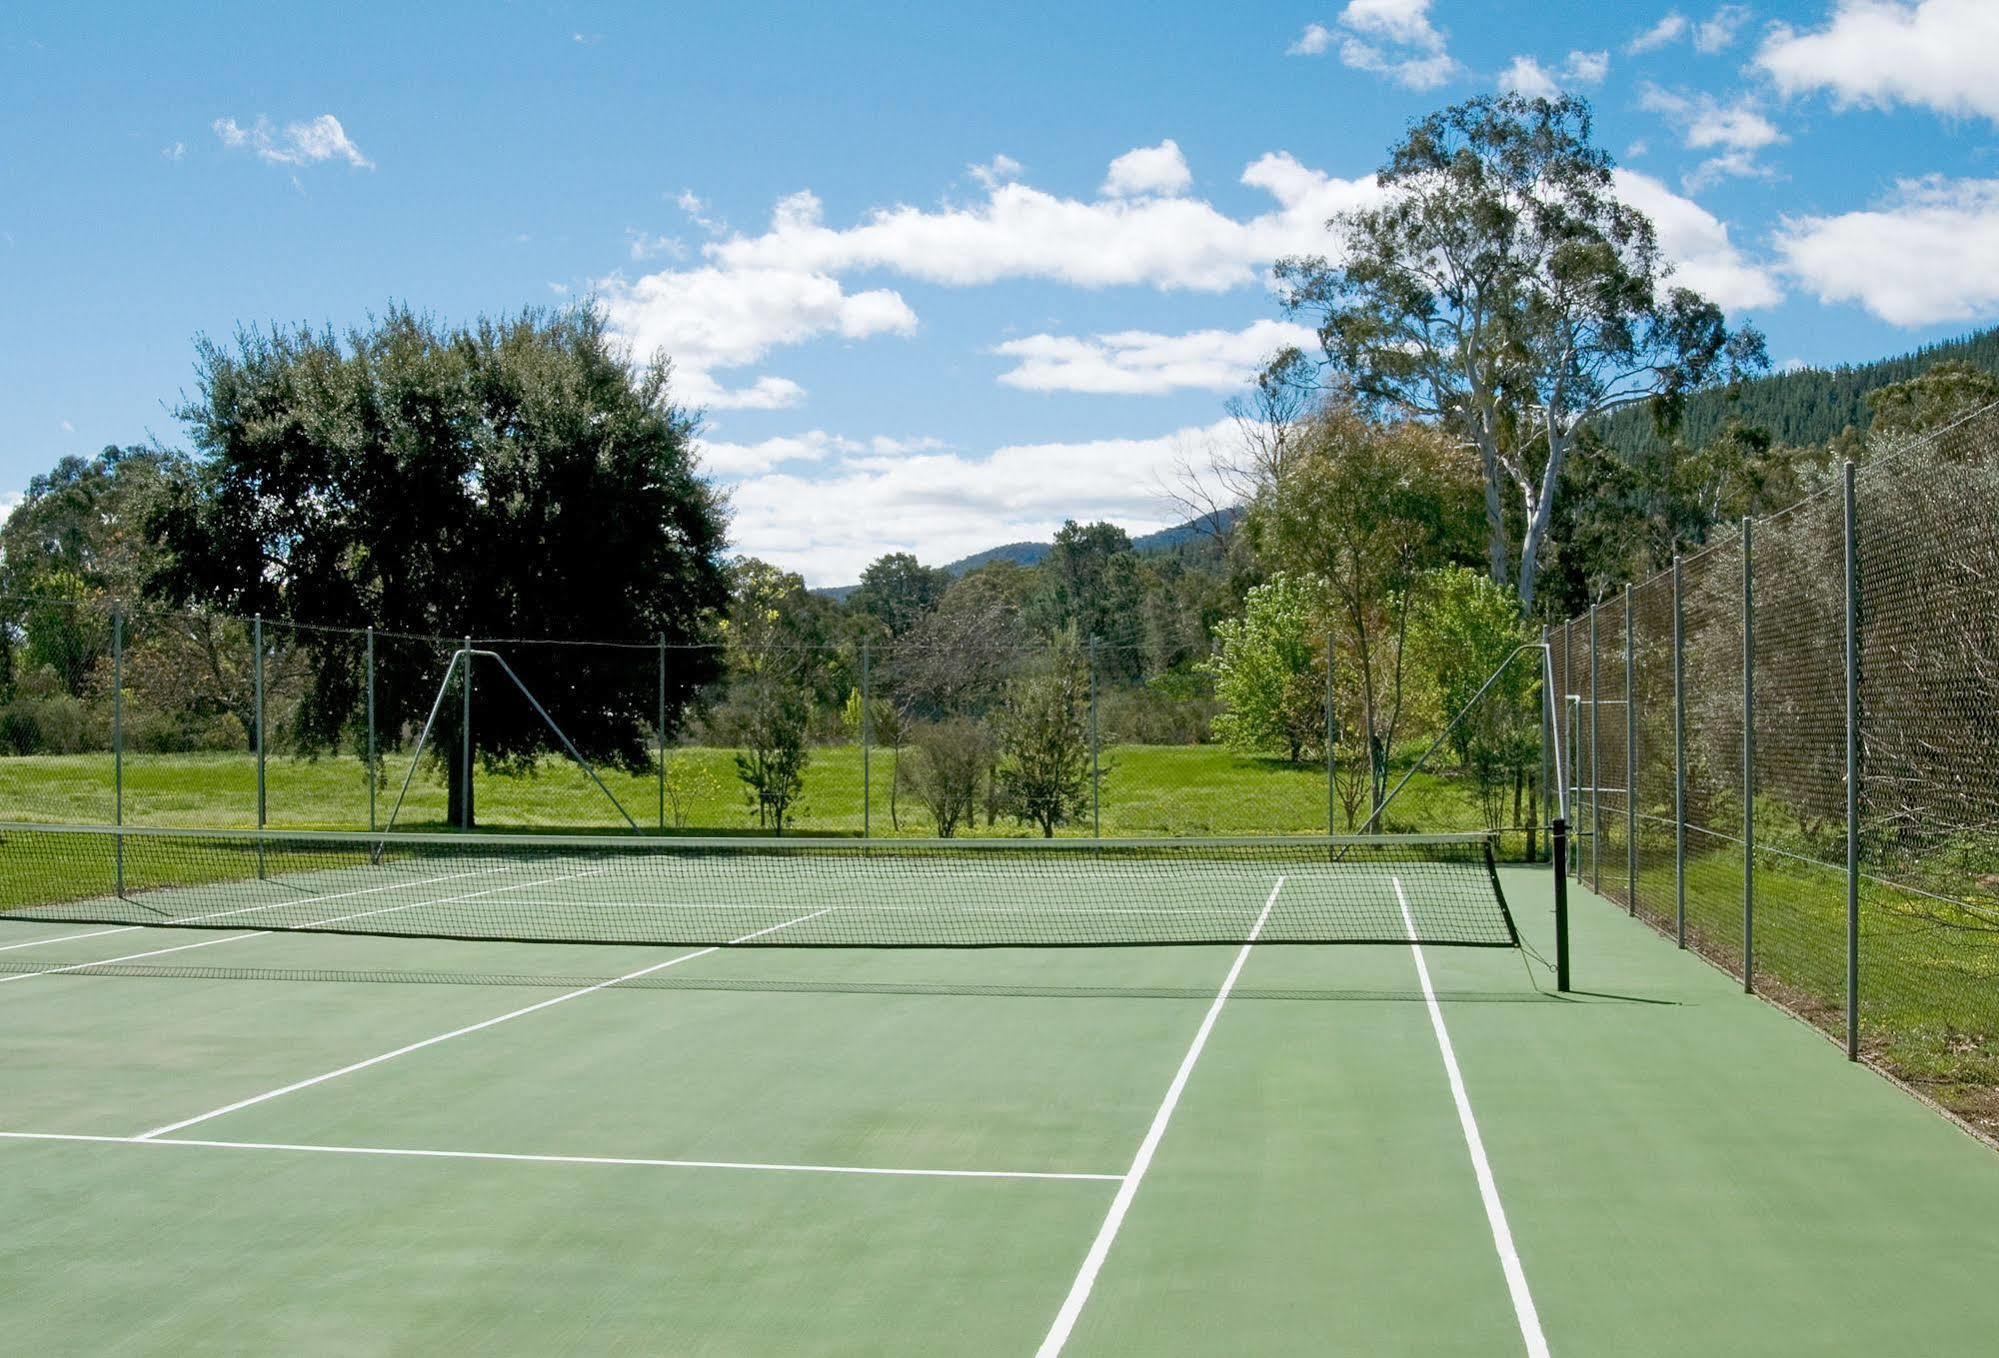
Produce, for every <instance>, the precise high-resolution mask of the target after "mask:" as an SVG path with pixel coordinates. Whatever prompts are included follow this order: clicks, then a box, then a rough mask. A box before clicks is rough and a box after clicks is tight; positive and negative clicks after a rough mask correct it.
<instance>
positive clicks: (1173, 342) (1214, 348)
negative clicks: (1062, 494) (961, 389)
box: [993, 320, 1318, 396]
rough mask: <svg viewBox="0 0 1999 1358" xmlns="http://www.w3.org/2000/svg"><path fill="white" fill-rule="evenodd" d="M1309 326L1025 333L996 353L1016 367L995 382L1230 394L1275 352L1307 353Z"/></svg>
mask: <svg viewBox="0 0 1999 1358" xmlns="http://www.w3.org/2000/svg"><path fill="white" fill-rule="evenodd" d="M1317 340H1318V335H1317V333H1316V332H1315V331H1314V330H1312V328H1311V327H1309V326H1303V325H1296V324H1293V323H1291V322H1287V321H1272V320H1261V321H1257V322H1255V323H1253V324H1251V325H1249V326H1247V327H1245V328H1244V329H1241V330H1195V331H1190V332H1189V333H1187V334H1182V335H1161V334H1155V333H1153V332H1150V331H1145V330H1121V331H1117V332H1115V333H1112V334H1106V335H1091V336H1089V337H1087V338H1085V337H1082V336H1076V335H1030V336H1028V337H1026V338H1024V339H1016V340H1008V341H1007V342H1006V343H1004V344H1001V345H999V346H998V347H997V348H996V349H994V350H993V352H994V353H996V354H1000V355H1002V356H1004V357H1007V358H1012V359H1018V360H1019V362H1018V363H1017V364H1016V365H1015V366H1014V367H1013V368H1011V369H1009V370H1008V371H1007V372H1004V373H1002V374H1001V375H1000V379H999V380H1000V381H1002V382H1004V383H1006V384H1007V385H1008V386H1011V387H1019V388H1022V389H1023V390H1026V391H1077V392H1087V393H1090V394H1092V395H1121V396H1158V395H1163V394H1164V393H1166V392H1171V391H1235V390H1236V389H1238V388H1240V387H1241V386H1242V385H1243V384H1244V383H1245V382H1247V381H1248V380H1250V379H1251V378H1253V377H1254V376H1255V375H1256V373H1257V372H1258V370H1260V369H1261V368H1262V367H1263V365H1264V364H1265V363H1266V362H1267V361H1268V360H1269V359H1270V358H1271V357H1272V355H1274V354H1276V353H1277V351H1278V350H1280V349H1283V348H1286V347H1289V346H1297V347H1299V348H1308V347H1310V346H1312V345H1314V344H1316V343H1317Z"/></svg>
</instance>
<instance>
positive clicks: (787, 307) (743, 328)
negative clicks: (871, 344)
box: [597, 267, 916, 410]
mask: <svg viewBox="0 0 1999 1358" xmlns="http://www.w3.org/2000/svg"><path fill="white" fill-rule="evenodd" d="M597 292H598V295H599V297H600V298H601V299H602V303H603V306H604V310H605V314H606V315H607V316H608V317H609V319H610V322H611V326H612V329H613V330H615V331H616V332H617V333H618V335H619V336H620V337H622V338H623V339H625V340H627V341H629V342H630V343H631V345H632V347H633V348H634V349H635V350H636V351H637V352H638V353H639V354H641V355H648V354H651V353H653V352H655V351H658V350H664V351H665V352H666V353H667V355H668V356H669V357H671V358H672V359H673V361H674V364H675V368H676V376H677V385H676V394H677V396H678V397H679V399H681V400H683V401H686V402H688V403H690V404H693V405H702V406H709V407H712V408H716V409H758V410H771V409H777V408H779V407H782V406H787V405H792V404H794V403H796V402H797V401H798V400H799V399H800V398H801V397H802V396H803V395H804V390H803V388H801V387H799V386H798V384H797V383H795V382H792V381H790V380H788V379H785V378H774V377H764V378H760V379H759V380H758V381H757V382H756V383H755V384H753V385H752V386H749V387H742V388H727V387H724V386H723V385H722V384H721V382H720V381H719V380H718V379H717V378H716V377H715V373H716V372H717V371H718V370H726V369H729V368H738V367H743V366H746V365H748V364H752V363H756V362H758V361H759V360H761V359H762V358H764V357H765V355H767V354H768V353H769V352H770V351H771V350H772V349H773V348H775V347H777V346H780V345H792V344H802V343H804V342H805V341H807V340H810V339H816V338H818V337H820V336H823V335H838V336H840V337H842V338H844V339H867V338H870V337H872V336H875V335H883V334H889V335H907V334H910V333H911V332H913V331H914V330H915V329H916V313H915V312H914V311H912V310H910V308H909V305H908V303H906V302H904V301H903V300H902V296H901V294H899V293H896V292H893V291H891V290H888V289H885V288H883V289H875V290H872V291H868V292H860V293H850V292H848V291H846V290H845V288H843V287H842V286H841V285H840V283H839V281H838V280H836V279H834V278H830V277H828V276H826V275H825V274H823V273H814V272H807V271H804V270H798V269H776V268H761V267H750V268H729V269H721V268H713V267H705V268H698V269H669V270H665V271H662V272H660V273H655V274H648V275H646V276H645V277H643V278H639V279H637V280H635V281H627V280H625V279H624V278H622V277H617V276H613V277H611V278H606V279H602V280H599V282H598V284H597Z"/></svg>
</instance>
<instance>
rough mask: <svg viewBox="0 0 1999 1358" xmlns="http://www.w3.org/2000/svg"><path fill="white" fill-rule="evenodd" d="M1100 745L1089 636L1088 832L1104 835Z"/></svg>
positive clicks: (1094, 665) (1094, 663) (1094, 650)
mask: <svg viewBox="0 0 1999 1358" xmlns="http://www.w3.org/2000/svg"><path fill="white" fill-rule="evenodd" d="M1102 748H1103V747H1102V745H1101V744H1100V743H1099V741H1098V738H1097V639H1096V638H1095V637H1091V638H1090V833H1091V834H1092V835H1094V836H1095V837H1096V838H1098V839H1102V838H1103V837H1104V791H1103V763H1102V758H1101V753H1102Z"/></svg>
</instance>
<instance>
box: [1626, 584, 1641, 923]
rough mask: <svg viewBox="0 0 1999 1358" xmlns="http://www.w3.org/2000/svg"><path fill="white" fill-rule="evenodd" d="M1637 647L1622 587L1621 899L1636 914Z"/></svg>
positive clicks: (1627, 591)
mask: <svg viewBox="0 0 1999 1358" xmlns="http://www.w3.org/2000/svg"><path fill="white" fill-rule="evenodd" d="M1637 675H1638V646H1637V643H1636V642H1635V641H1634V640H1633V639H1632V636H1631V586H1630V585H1628V584H1627V585H1626V586H1625V587H1624V896H1625V904H1626V905H1628V906H1629V907H1630V910H1631V913H1632V914H1634V915H1635V914H1637V913H1638V698H1637V687H1638V686H1637Z"/></svg>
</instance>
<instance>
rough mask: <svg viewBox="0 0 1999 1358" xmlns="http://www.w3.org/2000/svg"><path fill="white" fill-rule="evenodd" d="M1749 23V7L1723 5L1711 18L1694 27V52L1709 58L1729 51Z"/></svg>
mask: <svg viewBox="0 0 1999 1358" xmlns="http://www.w3.org/2000/svg"><path fill="white" fill-rule="evenodd" d="M1748 22H1749V9H1748V6H1746V5H1723V6H1722V7H1721V8H1720V9H1718V10H1716V11H1715V12H1714V14H1713V15H1712V16H1711V17H1709V18H1707V19H1704V20H1702V21H1701V22H1700V23H1698V24H1695V25H1694V50H1695V51H1696V52H1705V53H1707V54H1708V55H1709V56H1712V55H1714V54H1715V53H1716V52H1725V51H1727V50H1728V48H1729V47H1730V46H1731V45H1733V44H1734V42H1735V35H1736V34H1737V33H1739V32H1740V31H1741V30H1742V26H1743V25H1744V24H1746V23H1748Z"/></svg>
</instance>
